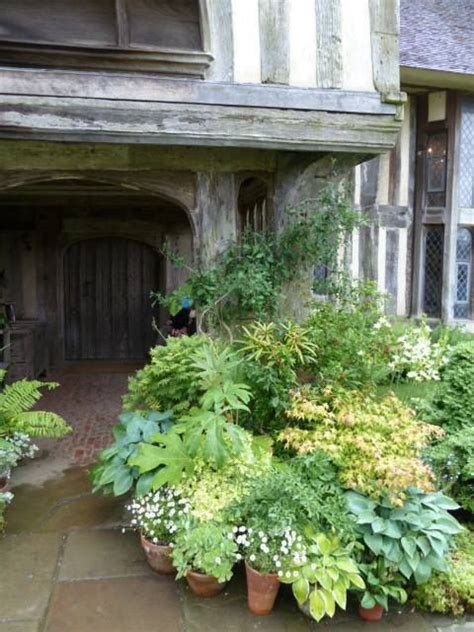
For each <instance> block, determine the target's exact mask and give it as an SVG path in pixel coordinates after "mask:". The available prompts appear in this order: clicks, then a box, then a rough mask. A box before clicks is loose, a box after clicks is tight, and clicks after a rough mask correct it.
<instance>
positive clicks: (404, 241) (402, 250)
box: [397, 228, 408, 316]
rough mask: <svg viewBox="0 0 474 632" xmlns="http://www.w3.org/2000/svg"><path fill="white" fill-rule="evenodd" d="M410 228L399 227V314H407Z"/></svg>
mask: <svg viewBox="0 0 474 632" xmlns="http://www.w3.org/2000/svg"><path fill="white" fill-rule="evenodd" d="M407 254H408V229H407V228H399V229H398V260H397V268H398V269H397V316H407Z"/></svg>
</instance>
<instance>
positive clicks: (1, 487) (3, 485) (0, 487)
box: [0, 471, 10, 494]
mask: <svg viewBox="0 0 474 632" xmlns="http://www.w3.org/2000/svg"><path fill="white" fill-rule="evenodd" d="M9 488H10V472H8V471H6V472H0V494H4V493H5V492H7V491H8V490H9Z"/></svg>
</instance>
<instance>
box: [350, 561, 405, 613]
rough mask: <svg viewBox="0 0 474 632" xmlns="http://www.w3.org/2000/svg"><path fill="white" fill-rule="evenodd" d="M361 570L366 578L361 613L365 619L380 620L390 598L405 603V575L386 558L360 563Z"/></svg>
mask: <svg viewBox="0 0 474 632" xmlns="http://www.w3.org/2000/svg"><path fill="white" fill-rule="evenodd" d="M359 570H360V572H361V575H362V577H363V578H364V580H365V591H364V592H363V594H362V598H361V601H360V607H359V615H360V617H361V619H364V621H380V619H381V618H382V615H383V611H384V610H388V600H389V598H392V599H394V600H395V601H397V602H399V603H405V602H406V600H407V593H406V591H405V590H404V588H403V587H402V584H403V583H404V581H406V580H404V579H403V577H402V576H401V574H400V573H398V572H397V569H396V567H394V566H393V565H390V564H387V562H386V561H385V560H384V558H380V557H379V558H377V559H376V560H373V561H372V562H370V563H369V564H359Z"/></svg>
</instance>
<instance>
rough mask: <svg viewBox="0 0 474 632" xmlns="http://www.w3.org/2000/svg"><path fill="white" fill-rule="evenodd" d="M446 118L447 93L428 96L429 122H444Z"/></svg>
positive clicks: (433, 93) (434, 93) (432, 93)
mask: <svg viewBox="0 0 474 632" xmlns="http://www.w3.org/2000/svg"><path fill="white" fill-rule="evenodd" d="M445 118H446V92H444V91H443V90H441V91H438V92H430V93H429V95H428V122H429V123H434V122H435V121H444V120H445Z"/></svg>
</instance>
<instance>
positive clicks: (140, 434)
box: [92, 412, 172, 496]
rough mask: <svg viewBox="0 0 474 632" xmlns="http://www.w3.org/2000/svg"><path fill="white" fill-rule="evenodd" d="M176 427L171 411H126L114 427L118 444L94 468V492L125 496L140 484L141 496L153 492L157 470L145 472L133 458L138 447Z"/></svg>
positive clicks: (100, 458)
mask: <svg viewBox="0 0 474 632" xmlns="http://www.w3.org/2000/svg"><path fill="white" fill-rule="evenodd" d="M171 426H172V416H171V413H170V412H166V413H159V412H149V413H144V414H139V413H124V414H122V415H120V417H119V423H118V424H117V425H116V426H115V427H114V429H113V430H112V432H113V435H114V439H115V441H114V443H113V444H112V445H111V446H110V447H108V448H106V449H105V450H103V451H102V452H101V453H100V455H99V459H98V463H97V465H96V466H95V468H94V469H93V471H92V483H93V491H98V490H101V491H102V492H103V493H104V494H113V495H114V496H121V495H122V494H125V493H126V492H128V491H129V490H130V489H131V488H132V486H133V485H134V484H136V493H137V494H138V495H142V494H146V493H147V492H149V491H150V489H151V485H152V481H153V478H154V476H155V474H156V473H155V472H154V471H151V472H146V473H145V474H141V473H140V471H139V469H138V468H136V467H134V465H133V464H132V463H131V459H132V457H133V455H134V454H135V452H136V450H137V448H138V446H141V445H145V444H147V442H149V441H152V439H153V438H156V436H157V435H160V434H163V433H165V432H166V431H167V430H169V428H171Z"/></svg>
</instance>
